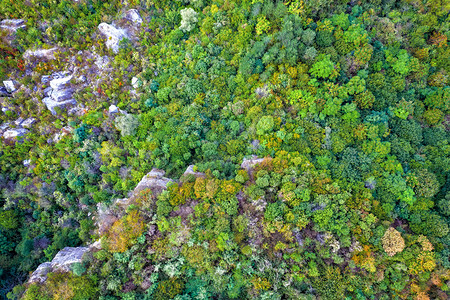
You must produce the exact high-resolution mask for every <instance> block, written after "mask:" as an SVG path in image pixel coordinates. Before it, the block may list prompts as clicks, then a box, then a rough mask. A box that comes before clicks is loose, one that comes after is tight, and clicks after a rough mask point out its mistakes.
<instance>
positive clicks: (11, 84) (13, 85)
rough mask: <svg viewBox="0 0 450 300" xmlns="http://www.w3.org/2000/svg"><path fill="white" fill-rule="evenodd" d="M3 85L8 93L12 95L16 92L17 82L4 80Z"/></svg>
mask: <svg viewBox="0 0 450 300" xmlns="http://www.w3.org/2000/svg"><path fill="white" fill-rule="evenodd" d="M3 85H4V86H5V88H6V90H7V91H8V93H14V92H15V91H16V90H17V82H15V81H14V80H4V81H3Z"/></svg>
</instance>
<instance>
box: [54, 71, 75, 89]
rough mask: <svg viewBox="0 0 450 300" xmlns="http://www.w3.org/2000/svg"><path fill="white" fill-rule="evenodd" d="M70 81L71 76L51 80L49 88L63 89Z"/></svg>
mask: <svg viewBox="0 0 450 300" xmlns="http://www.w3.org/2000/svg"><path fill="white" fill-rule="evenodd" d="M58 75H59V74H58ZM57 77H59V76H57ZM71 79H72V76H66V77H60V78H57V79H53V80H52V81H50V86H51V87H52V89H54V90H57V89H62V88H65V87H66V86H67V84H69V83H70V80H71Z"/></svg>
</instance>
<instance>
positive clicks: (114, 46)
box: [98, 23, 128, 53]
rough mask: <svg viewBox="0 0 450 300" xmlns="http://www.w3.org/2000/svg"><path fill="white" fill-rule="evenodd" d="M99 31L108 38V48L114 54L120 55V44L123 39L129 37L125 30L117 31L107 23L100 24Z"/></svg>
mask: <svg viewBox="0 0 450 300" xmlns="http://www.w3.org/2000/svg"><path fill="white" fill-rule="evenodd" d="M98 29H99V30H100V32H101V33H102V34H103V35H105V36H106V47H108V48H109V49H111V50H112V51H113V52H114V53H118V52H119V43H120V41H121V40H122V39H124V38H127V37H128V35H127V33H126V32H125V31H124V30H123V29H117V28H116V27H114V26H112V25H110V24H107V23H100V24H99V25H98Z"/></svg>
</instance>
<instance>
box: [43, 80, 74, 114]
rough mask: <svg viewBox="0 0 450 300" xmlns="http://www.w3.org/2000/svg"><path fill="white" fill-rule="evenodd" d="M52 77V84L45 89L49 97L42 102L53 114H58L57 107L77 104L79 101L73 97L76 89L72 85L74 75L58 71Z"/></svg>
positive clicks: (50, 82)
mask: <svg viewBox="0 0 450 300" xmlns="http://www.w3.org/2000/svg"><path fill="white" fill-rule="evenodd" d="M51 77H52V79H51V80H50V81H49V84H50V86H49V87H48V88H46V89H45V90H44V94H45V95H46V96H47V97H45V98H44V99H42V102H44V104H45V105H46V106H47V108H48V110H50V111H51V113H52V114H53V115H56V110H55V108H56V107H60V108H66V107H68V106H72V105H76V104H77V102H76V101H75V99H73V98H72V96H73V93H74V89H73V88H72V87H71V85H70V81H71V80H72V78H73V77H72V75H69V74H67V73H62V72H57V73H54V74H53V75H52V76H51Z"/></svg>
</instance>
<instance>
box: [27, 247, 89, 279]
mask: <svg viewBox="0 0 450 300" xmlns="http://www.w3.org/2000/svg"><path fill="white" fill-rule="evenodd" d="M88 250H89V247H65V248H64V249H62V250H60V251H59V252H58V253H57V254H56V256H55V257H54V258H53V260H52V261H51V262H45V263H43V264H40V265H39V267H38V268H37V269H36V270H35V271H34V272H33V274H31V277H30V279H29V280H28V283H44V282H45V281H46V280H47V274H48V273H50V272H69V271H70V267H71V266H72V265H73V264H74V263H79V262H81V260H82V258H83V254H84V253H86V251H88Z"/></svg>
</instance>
